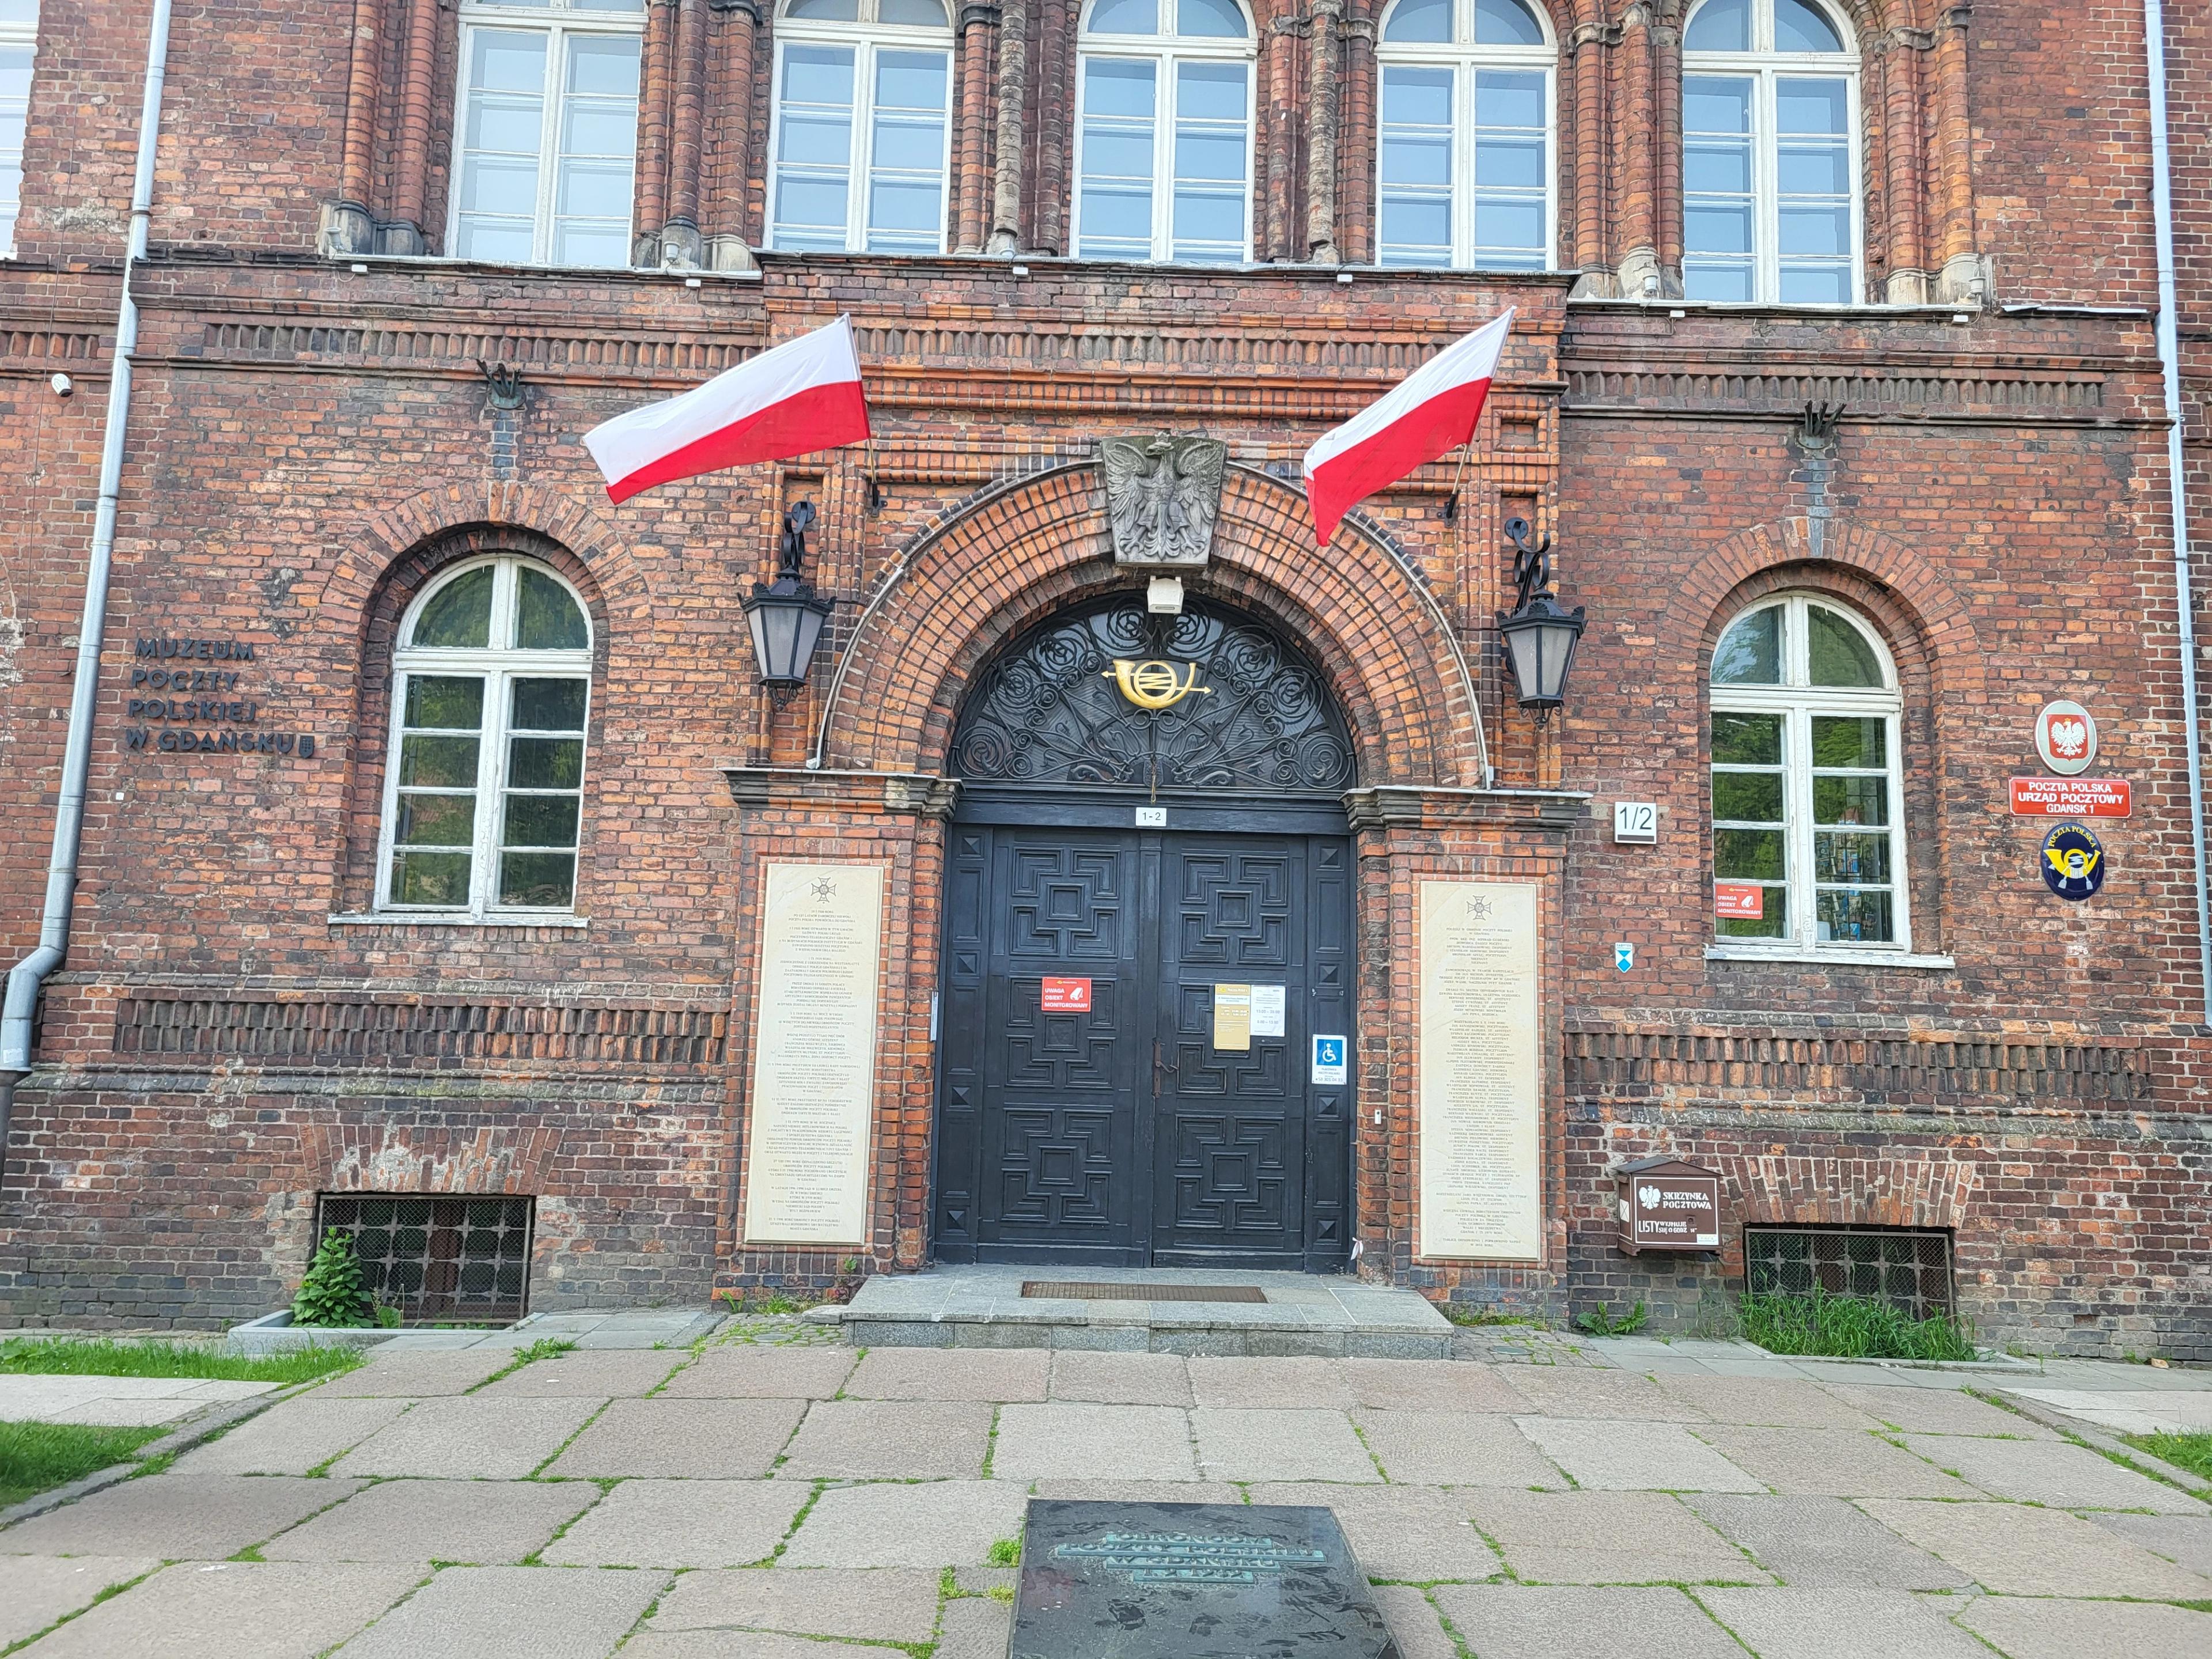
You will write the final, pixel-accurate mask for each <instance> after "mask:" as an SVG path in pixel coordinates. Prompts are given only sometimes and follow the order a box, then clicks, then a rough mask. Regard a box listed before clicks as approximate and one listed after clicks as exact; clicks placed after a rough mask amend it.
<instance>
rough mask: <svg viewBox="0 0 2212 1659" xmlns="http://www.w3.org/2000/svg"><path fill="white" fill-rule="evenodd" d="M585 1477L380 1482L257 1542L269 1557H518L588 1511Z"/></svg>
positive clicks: (501, 1560) (591, 1494)
mask: <svg viewBox="0 0 2212 1659" xmlns="http://www.w3.org/2000/svg"><path fill="white" fill-rule="evenodd" d="M598 1497H599V1488H598V1487H597V1486H593V1485H592V1483H591V1482H590V1481H588V1480H557V1481H555V1480H381V1481H379V1482H378V1483H377V1484H376V1485H374V1486H368V1487H364V1488H363V1489H362V1491H360V1492H356V1493H355V1494H354V1496H352V1497H351V1498H348V1499H346V1501H345V1502H344V1503H343V1504H339V1505H338V1506H337V1508H336V1509H330V1510H324V1511H323V1512H322V1513H321V1514H320V1515H318V1516H313V1517H312V1518H311V1519H309V1520H307V1521H305V1522H301V1524H300V1525H298V1526H296V1527H295V1528H292V1529H291V1530H290V1531H289V1532H285V1533H280V1534H277V1535H276V1537H274V1538H272V1539H270V1541H268V1542H267V1543H266V1544H264V1545H263V1546H262V1547H261V1553H262V1554H264V1555H265V1556H267V1557H268V1558H269V1559H270V1560H271V1561H418V1562H425V1563H428V1562H432V1561H456V1562H459V1561H465V1562H470V1563H472V1564H475V1565H482V1566H493V1565H508V1564H511V1563H514V1562H519V1561H520V1560H521V1559H523V1558H524V1557H525V1556H526V1555H528V1554H529V1553H531V1552H532V1551H533V1550H536V1549H538V1548H539V1547H542V1546H543V1545H544V1543H545V1542H546V1541H548V1540H549V1539H550V1538H551V1537H552V1536H553V1534H555V1533H556V1532H558V1531H559V1530H560V1529H561V1526H562V1522H566V1521H570V1520H573V1519H574V1517H575V1516H579V1515H581V1514H582V1513H583V1512H584V1511H585V1510H587V1509H589V1508H590V1507H591V1505H592V1501H593V1500H594V1499H596V1498H598Z"/></svg>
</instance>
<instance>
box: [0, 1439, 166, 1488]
mask: <svg viewBox="0 0 2212 1659" xmlns="http://www.w3.org/2000/svg"><path fill="white" fill-rule="evenodd" d="M169 1427H170V1425H167V1424H159V1425H151V1426H149V1427H145V1428H132V1429H122V1428H108V1427H106V1426H103V1425H94V1424H89V1423H0V1509H4V1508H5V1507H7V1506H8V1505H9V1504H20V1503H21V1502H22V1501H23V1500H24V1499H25V1498H35V1497H37V1496H38V1494H39V1493H40V1492H48V1491H51V1490H52V1488H54V1487H56V1486H64V1485H66V1484H68V1483H69V1482H70V1481H71V1480H82V1479H83V1478H84V1477H85V1476H86V1475H88V1474H93V1473H94V1471H96V1470H100V1469H104V1468H108V1467H109V1466H110V1465H112V1464H116V1463H120V1462H123V1461H124V1459H125V1458H127V1457H129V1456H130V1455H131V1454H132V1453H133V1452H135V1451H137V1449H138V1448H139V1447H141V1446H143V1445H144V1444H145V1443H147V1442H148V1441H149V1440H159V1439H160V1438H161V1437H162V1436H163V1435H165V1434H167V1433H168V1432H169Z"/></svg>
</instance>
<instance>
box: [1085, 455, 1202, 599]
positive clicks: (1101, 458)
mask: <svg viewBox="0 0 2212 1659" xmlns="http://www.w3.org/2000/svg"><path fill="white" fill-rule="evenodd" d="M1098 462H1099V469H1100V471H1103V473H1104V474H1105V477H1106V515H1107V518H1108V520H1109V521H1110V522H1111V523H1112V525H1113V526H1114V562H1115V564H1117V565H1119V566H1121V567H1122V568H1125V569H1133V570H1194V569H1201V568H1204V567H1205V564H1206V558H1207V556H1208V555H1209V554H1210V553H1211V552H1212V549H1213V525H1214V520H1216V519H1218V518H1219V517H1220V515H1221V480H1222V477H1223V475H1224V473H1225V472H1226V471H1227V470H1228V466H1229V446H1228V445H1227V444H1225V443H1220V442H1217V441H1215V440H1213V439H1212V438H1177V437H1174V436H1171V435H1169V434H1167V433H1164V432H1163V433H1161V434H1160V435H1159V436H1158V437H1156V438H1104V439H1101V440H1100V441H1099V444H1098Z"/></svg>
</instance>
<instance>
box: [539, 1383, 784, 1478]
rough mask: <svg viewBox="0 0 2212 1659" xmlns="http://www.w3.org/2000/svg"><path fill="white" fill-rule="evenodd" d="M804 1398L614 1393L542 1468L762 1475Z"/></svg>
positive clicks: (609, 1473)
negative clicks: (735, 1400) (734, 1400)
mask: <svg viewBox="0 0 2212 1659" xmlns="http://www.w3.org/2000/svg"><path fill="white" fill-rule="evenodd" d="M806 1408H807V1402H806V1401H804V1400H749V1401H746V1402H745V1403H744V1405H743V1406H732V1405H731V1404H730V1403H729V1402H728V1401H721V1400H669V1399H665V1398H659V1399H653V1400H617V1401H614V1402H613V1403H612V1404H611V1405H609V1406H608V1407H607V1408H606V1410H605V1411H604V1412H602V1413H599V1416H598V1418H597V1419H594V1420H593V1421H592V1425H591V1427H589V1428H587V1429H586V1430H585V1431H583V1433H581V1434H580V1435H578V1436H577V1437H575V1439H574V1441H572V1442H571V1443H569V1446H568V1449H567V1450H565V1451H563V1452H562V1454H561V1455H560V1456H559V1457H557V1458H556V1459H555V1460H554V1462H553V1464H552V1467H551V1468H549V1469H547V1470H546V1473H547V1474H555V1475H568V1476H599V1477H617V1476H623V1475H644V1476H648V1477H650V1476H665V1477H669V1478H674V1477H678V1476H682V1475H697V1476H700V1477H702V1478H704V1479H720V1480H751V1479H753V1478H755V1477H756V1476H759V1475H763V1474H767V1473H768V1472H769V1468H770V1467H771V1466H772V1465H773V1464H774V1463H775V1460H776V1455H777V1454H778V1453H780V1452H781V1451H782V1450H783V1449H784V1446H785V1444H786V1443H787V1442H788V1441H789V1440H790V1439H791V1436H792V1431H793V1430H795V1429H796V1428H798V1426H799V1419H800V1418H801V1417H803V1416H805V1413H806Z"/></svg>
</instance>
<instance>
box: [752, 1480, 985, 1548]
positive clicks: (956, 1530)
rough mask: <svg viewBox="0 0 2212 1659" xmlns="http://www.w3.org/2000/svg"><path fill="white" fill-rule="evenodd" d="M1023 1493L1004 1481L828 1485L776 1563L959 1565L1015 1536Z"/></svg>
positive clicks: (936, 1481) (934, 1481) (935, 1481)
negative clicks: (827, 1488)
mask: <svg viewBox="0 0 2212 1659" xmlns="http://www.w3.org/2000/svg"><path fill="white" fill-rule="evenodd" d="M1026 1501H1027V1500H1026V1499H1025V1498H1024V1496H1023V1493H1022V1489H1021V1488H1020V1487H1019V1486H1015V1485H1013V1484H1012V1482H1010V1481H1005V1480H932V1481H921V1482H914V1483H908V1482H904V1481H898V1482H887V1483H884V1484H882V1485H877V1486H832V1487H830V1488H829V1490H828V1491H826V1492H823V1494H822V1496H821V1497H820V1498H818V1499H817V1500H816V1502H815V1504H814V1507H813V1508H812V1509H811V1510H808V1511H807V1513H806V1519H805V1521H803V1522H800V1523H799V1530H798V1532H797V1533H796V1534H793V1537H792V1540H791V1542H790V1543H789V1545H787V1547H785V1549H784V1552H783V1554H782V1555H781V1557H779V1558H778V1560H779V1563H780V1565H784V1566H791V1567H931V1568H936V1567H964V1566H975V1565H981V1564H982V1563H984V1562H985V1561H987V1560H988V1559H990V1553H991V1546H992V1545H994V1544H995V1543H997V1542H998V1541H1000V1539H1002V1538H1016V1537H1018V1536H1020V1534H1021V1529H1022V1510H1023V1507H1024V1504H1025V1502H1026Z"/></svg>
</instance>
